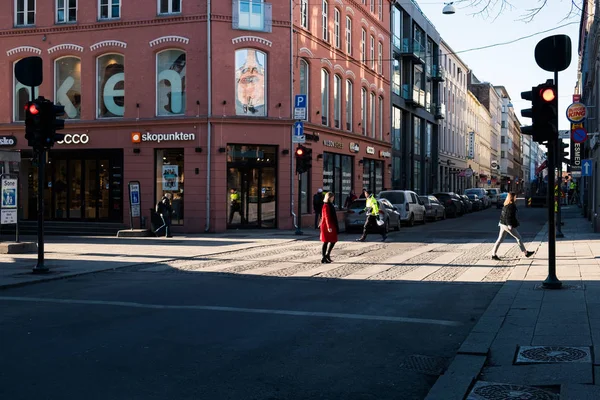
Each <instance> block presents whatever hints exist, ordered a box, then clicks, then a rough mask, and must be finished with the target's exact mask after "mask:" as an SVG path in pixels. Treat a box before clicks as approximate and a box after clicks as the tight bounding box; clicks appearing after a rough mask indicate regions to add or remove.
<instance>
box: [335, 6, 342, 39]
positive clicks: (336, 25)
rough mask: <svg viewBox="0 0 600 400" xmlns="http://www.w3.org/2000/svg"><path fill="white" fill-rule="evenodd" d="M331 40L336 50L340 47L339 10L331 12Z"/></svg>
mask: <svg viewBox="0 0 600 400" xmlns="http://www.w3.org/2000/svg"><path fill="white" fill-rule="evenodd" d="M333 40H334V44H335V47H336V48H338V49H339V48H340V47H342V38H341V37H340V10H338V9H337V8H336V9H335V11H334V12H333Z"/></svg>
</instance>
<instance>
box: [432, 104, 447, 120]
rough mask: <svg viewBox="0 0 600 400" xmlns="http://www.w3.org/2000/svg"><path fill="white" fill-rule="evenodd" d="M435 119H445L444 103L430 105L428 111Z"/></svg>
mask: <svg viewBox="0 0 600 400" xmlns="http://www.w3.org/2000/svg"><path fill="white" fill-rule="evenodd" d="M430 112H431V113H432V114H433V116H434V118H435V119H445V118H446V105H445V104H439V105H438V104H435V103H433V104H432V105H431V111H430Z"/></svg>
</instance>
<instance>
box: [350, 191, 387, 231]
mask: <svg viewBox="0 0 600 400" xmlns="http://www.w3.org/2000/svg"><path fill="white" fill-rule="evenodd" d="M364 193H365V195H366V197H367V204H366V207H365V209H364V210H362V211H361V212H360V213H359V214H362V213H364V212H366V213H367V219H366V221H365V225H364V227H363V233H362V236H361V237H360V238H359V239H356V241H357V242H364V241H365V240H367V232H368V230H369V229H370V228H374V229H375V230H376V231H379V234H380V235H381V241H382V242H385V240H386V239H387V233H386V232H385V224H382V225H380V224H379V223H378V221H379V204H378V203H377V199H376V198H375V196H374V195H373V193H372V192H369V191H368V190H365V191H364Z"/></svg>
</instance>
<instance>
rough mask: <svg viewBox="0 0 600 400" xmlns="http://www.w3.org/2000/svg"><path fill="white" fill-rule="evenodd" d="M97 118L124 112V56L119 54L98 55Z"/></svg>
mask: <svg viewBox="0 0 600 400" xmlns="http://www.w3.org/2000/svg"><path fill="white" fill-rule="evenodd" d="M97 71H98V86H97V89H96V91H97V93H98V101H97V104H98V110H97V111H98V112H97V115H98V118H111V117H122V116H123V115H124V114H125V58H124V57H123V56H122V55H120V54H105V55H103V56H100V57H98V60H97Z"/></svg>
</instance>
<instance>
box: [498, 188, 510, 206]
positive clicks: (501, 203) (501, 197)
mask: <svg viewBox="0 0 600 400" xmlns="http://www.w3.org/2000/svg"><path fill="white" fill-rule="evenodd" d="M506 196H508V192H502V193H500V194H499V195H498V202H497V203H496V208H502V207H504V202H505V201H506Z"/></svg>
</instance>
